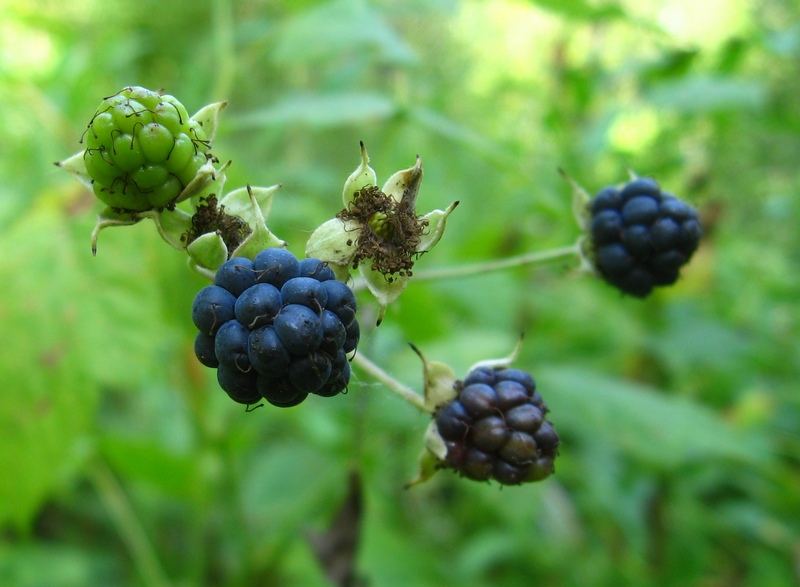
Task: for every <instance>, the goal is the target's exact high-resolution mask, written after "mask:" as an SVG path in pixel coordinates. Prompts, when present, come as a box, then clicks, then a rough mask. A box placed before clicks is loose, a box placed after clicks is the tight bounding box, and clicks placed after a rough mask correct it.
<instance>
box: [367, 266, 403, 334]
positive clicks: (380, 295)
mask: <svg viewBox="0 0 800 587" xmlns="http://www.w3.org/2000/svg"><path fill="white" fill-rule="evenodd" d="M358 270H359V272H360V273H361V277H363V278H364V283H366V285H367V289H368V290H369V291H370V293H371V294H372V295H373V296H374V297H375V300H376V301H377V302H378V306H379V307H378V319H377V321H376V325H378V326H380V323H381V322H383V317H384V316H385V315H386V309H387V308H388V307H389V304H391V303H392V302H394V301H395V300H396V299H397V298H398V297H400V294H401V293H403V290H404V289H405V288H406V286H407V285H408V282H409V281H410V280H411V278H410V277H407V276H402V275H394V276H392V281H389V280H388V279H386V276H385V275H384V274H383V273H381V272H379V271H373V270H372V269H370V268H369V267H368V266H367V265H366V264H365V263H362V264H360V265H359V266H358Z"/></svg>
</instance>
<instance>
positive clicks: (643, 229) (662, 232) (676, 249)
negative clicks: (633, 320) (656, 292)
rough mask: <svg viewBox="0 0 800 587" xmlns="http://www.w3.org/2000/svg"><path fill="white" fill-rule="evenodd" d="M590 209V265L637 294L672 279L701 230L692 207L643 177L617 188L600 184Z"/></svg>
mask: <svg viewBox="0 0 800 587" xmlns="http://www.w3.org/2000/svg"><path fill="white" fill-rule="evenodd" d="M589 211H590V213H591V217H592V219H591V239H590V250H589V255H590V257H591V259H592V261H593V263H594V265H595V267H596V268H597V270H598V271H599V272H600V275H602V276H603V279H605V280H606V281H607V282H608V283H610V284H611V285H613V286H615V287H617V288H618V289H620V290H622V291H623V292H624V293H627V294H630V295H632V296H636V297H645V296H647V295H648V294H649V293H650V292H651V291H652V289H653V287H655V286H658V285H671V284H673V283H675V281H676V280H677V279H678V273H679V271H680V268H681V267H682V266H683V265H684V264H686V263H687V262H688V261H689V259H690V258H691V256H692V254H693V253H694V252H695V250H696V249H697V245H698V244H699V242H700V237H701V236H702V229H701V227H700V221H699V220H698V217H697V212H696V211H695V210H694V208H692V207H691V206H689V205H688V204H686V203H685V202H683V201H682V200H679V199H678V198H676V197H675V196H674V195H672V194H669V193H666V192H662V191H661V188H660V186H659V185H658V183H657V182H656V181H655V180H653V179H650V178H646V177H640V178H637V179H634V180H632V181H630V182H629V183H628V184H626V185H625V186H624V187H623V188H622V189H621V190H620V189H617V188H615V187H607V188H605V189H603V190H601V191H600V192H598V193H597V195H595V197H594V198H593V199H592V201H591V202H590V203H589Z"/></svg>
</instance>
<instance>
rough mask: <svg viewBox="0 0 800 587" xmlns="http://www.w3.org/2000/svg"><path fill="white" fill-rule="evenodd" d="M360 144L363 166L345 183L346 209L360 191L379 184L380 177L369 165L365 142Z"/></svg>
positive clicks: (344, 198)
mask: <svg viewBox="0 0 800 587" xmlns="http://www.w3.org/2000/svg"><path fill="white" fill-rule="evenodd" d="M359 144H360V145H361V164H360V165H359V166H358V167H357V168H356V170H355V171H354V172H353V173H351V174H350V177H348V178H347V180H346V181H345V182H344V190H343V191H342V202H343V203H344V207H345V208H347V207H348V206H349V205H350V203H351V202H352V201H353V197H354V195H355V193H356V192H357V191H358V190H360V189H363V188H365V187H366V186H368V185H377V183H378V176H377V175H375V170H374V169H372V167H370V166H369V165H368V163H369V155H367V148H366V147H365V146H364V143H363V142H361V143H359Z"/></svg>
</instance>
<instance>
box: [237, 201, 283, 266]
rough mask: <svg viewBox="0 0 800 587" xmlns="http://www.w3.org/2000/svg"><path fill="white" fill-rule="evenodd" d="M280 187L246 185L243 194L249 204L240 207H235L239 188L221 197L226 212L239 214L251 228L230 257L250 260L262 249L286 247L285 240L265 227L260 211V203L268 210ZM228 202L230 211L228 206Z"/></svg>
mask: <svg viewBox="0 0 800 587" xmlns="http://www.w3.org/2000/svg"><path fill="white" fill-rule="evenodd" d="M280 187H281V186H280V185H275V186H272V187H271V188H251V187H250V186H249V185H248V186H247V188H245V194H246V195H247V196H248V198H249V204H250V205H249V206H243V207H241V209H238V208H237V204H238V203H239V201H240V200H241V199H242V195H240V193H241V190H234V191H232V192H231V193H230V194H228V195H226V196H225V197H224V198H223V199H222V202H223V203H224V206H225V213H226V214H233V215H235V216H239V217H240V218H242V219H243V220H244V221H245V222H247V224H248V225H249V226H250V228H252V229H253V232H251V233H250V234H249V235H248V237H247V238H246V239H244V241H243V242H242V244H240V245H239V246H238V247H237V248H236V250H235V251H233V253H232V254H231V257H247V258H248V259H251V260H252V259H255V258H256V255H258V253H260V252H261V251H263V250H264V249H270V248H286V246H287V242H286V241H284V240H281V239H279V238H278V237H277V236H275V235H274V234H272V232H271V231H270V230H269V228H267V223H266V221H265V220H264V216H265V214H264V213H263V212H262V205H263V206H264V207H265V208H264V209H266V210H267V212H269V208H270V205H271V203H272V196H273V195H274V194H275V192H276V191H278V189H279V188H280ZM259 198H260V199H259ZM229 203H230V205H231V208H232V209H233V210H232V211H231V209H230V208H229V207H228V206H229Z"/></svg>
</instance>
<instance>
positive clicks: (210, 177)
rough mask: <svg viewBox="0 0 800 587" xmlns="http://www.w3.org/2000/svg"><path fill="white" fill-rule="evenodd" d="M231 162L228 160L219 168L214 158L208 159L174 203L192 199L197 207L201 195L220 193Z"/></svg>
mask: <svg viewBox="0 0 800 587" xmlns="http://www.w3.org/2000/svg"><path fill="white" fill-rule="evenodd" d="M230 164H231V162H230V161H228V162H227V163H225V164H224V165H223V166H222V167H220V168H219V169H217V168H216V167H214V160H213V159H209V160H208V161H206V162H205V163H204V164H203V165H201V166H200V169H198V170H197V173H196V174H195V176H194V179H192V181H190V182H189V183H188V184H186V187H185V188H183V191H182V192H181V193H180V194H178V197H177V198H175V201H174V202H173V203H175V204H178V203H180V202H183V201H185V200H189V199H191V200H192V203H193V207H194V208H195V209H196V207H197V203H198V202H199V200H200V198H201V197H203V196H205V195H207V194H208V193H210V192H216V193H219V192H220V191H221V190H222V186H223V185H224V184H225V179H226V177H225V170H226V169H227V168H228V167H229V166H230Z"/></svg>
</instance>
